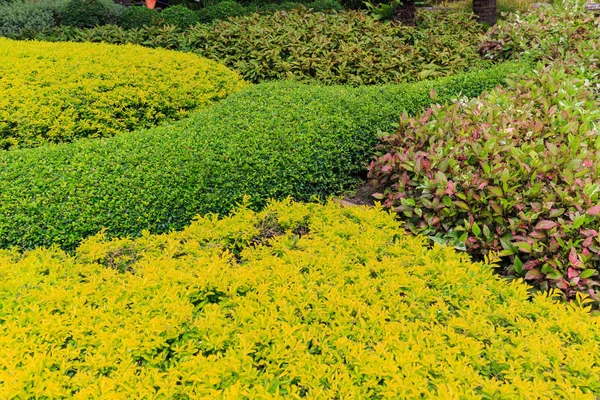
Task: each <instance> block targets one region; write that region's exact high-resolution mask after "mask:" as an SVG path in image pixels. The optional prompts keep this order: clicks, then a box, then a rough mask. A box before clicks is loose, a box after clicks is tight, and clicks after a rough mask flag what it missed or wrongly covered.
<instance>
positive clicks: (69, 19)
mask: <svg viewBox="0 0 600 400" xmlns="http://www.w3.org/2000/svg"><path fill="white" fill-rule="evenodd" d="M122 9H123V7H122V6H119V5H117V4H115V3H114V2H112V1H111V0H70V1H69V2H68V3H67V4H66V5H65V7H64V8H63V9H62V11H61V14H60V17H59V18H60V21H59V23H60V24H61V25H67V26H73V27H77V28H93V27H95V26H100V25H106V24H115V23H117V22H118V21H119V15H120V14H121V12H122V11H123V10H122Z"/></svg>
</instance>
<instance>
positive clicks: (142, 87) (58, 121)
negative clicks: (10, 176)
mask: <svg viewBox="0 0 600 400" xmlns="http://www.w3.org/2000/svg"><path fill="white" fill-rule="evenodd" d="M0 59H1V60H2V68H3V69H2V71H1V72H0V93H1V94H2V95H1V96H0V148H2V149H11V148H16V147H31V146H37V145H40V144H43V143H48V142H68V141H73V140H75V139H79V138H83V137H103V136H112V135H114V134H117V133H122V132H126V131H131V130H133V129H138V128H142V127H149V126H153V125H156V124H158V123H160V122H162V121H168V120H173V119H179V118H181V117H183V116H186V115H187V114H188V112H189V111H191V110H194V109H197V108H198V107H200V106H203V105H205V104H207V103H209V102H211V101H213V100H218V99H220V98H223V97H225V96H226V95H228V94H229V93H231V92H234V91H236V90H237V89H238V88H239V87H241V85H242V81H241V79H240V78H239V76H238V75H237V74H236V73H235V72H233V71H231V70H229V69H227V68H226V67H225V66H223V65H220V64H218V63H216V62H214V61H211V60H207V59H205V58H201V57H198V56H196V55H193V54H185V53H178V52H173V51H167V50H162V49H156V50H153V49H146V48H143V47H140V46H131V45H128V46H113V45H107V44H98V43H88V44H80V43H42V42H19V41H13V40H8V39H4V38H0Z"/></svg>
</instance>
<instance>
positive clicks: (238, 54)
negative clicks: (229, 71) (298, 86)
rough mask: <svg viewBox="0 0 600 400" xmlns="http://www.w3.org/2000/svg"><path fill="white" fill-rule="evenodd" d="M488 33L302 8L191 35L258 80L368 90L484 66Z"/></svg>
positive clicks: (202, 50)
mask: <svg viewBox="0 0 600 400" xmlns="http://www.w3.org/2000/svg"><path fill="white" fill-rule="evenodd" d="M444 20H446V21H444ZM438 25H441V26H446V27H448V29H446V30H445V31H443V30H441V29H439V28H437V27H436V26H438ZM480 34H481V27H480V26H479V25H478V24H477V23H475V22H474V21H473V20H471V19H470V18H468V17H466V16H465V14H461V13H456V14H448V15H445V16H440V15H435V16H434V15H431V14H423V15H422V23H421V26H420V27H419V28H418V29H414V28H407V27H403V26H395V25H392V24H386V23H380V22H377V21H375V20H373V19H372V18H371V17H369V16H367V15H365V14H363V13H359V12H345V13H335V14H322V13H307V12H306V9H304V8H300V9H297V10H291V11H287V12H276V13H274V14H272V15H258V14H253V15H250V16H245V17H238V18H231V19H229V20H228V21H221V22H218V23H214V24H212V25H210V26H197V27H194V28H193V29H190V30H189V31H188V32H187V35H186V36H187V37H188V39H189V41H190V43H193V48H194V51H195V52H198V53H199V54H202V55H204V56H205V57H208V58H212V59H215V60H219V61H221V62H223V63H224V64H226V65H227V66H229V67H230V68H233V69H235V70H237V71H238V72H240V73H241V74H242V75H243V76H244V78H245V79H247V80H249V81H252V82H262V81H267V80H275V79H283V78H290V77H292V78H296V79H300V80H317V81H320V82H324V83H328V84H342V83H349V84H353V85H362V84H379V83H391V82H410V81H416V80H419V79H427V78H436V77H441V76H447V75H452V74H456V73H460V72H464V71H466V70H467V69H469V68H473V67H477V66H481V65H482V63H483V62H482V60H481V59H480V57H479V54H478V53H477V41H478V39H479V37H480Z"/></svg>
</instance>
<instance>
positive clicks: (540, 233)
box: [529, 231, 546, 239]
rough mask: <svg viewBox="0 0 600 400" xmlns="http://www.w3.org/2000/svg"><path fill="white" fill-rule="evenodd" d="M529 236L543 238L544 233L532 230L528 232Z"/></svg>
mask: <svg viewBox="0 0 600 400" xmlns="http://www.w3.org/2000/svg"><path fill="white" fill-rule="evenodd" d="M529 236H530V237H532V238H534V239H544V238H545V237H546V234H545V233H542V232H540V231H533V232H531V233H530V234H529Z"/></svg>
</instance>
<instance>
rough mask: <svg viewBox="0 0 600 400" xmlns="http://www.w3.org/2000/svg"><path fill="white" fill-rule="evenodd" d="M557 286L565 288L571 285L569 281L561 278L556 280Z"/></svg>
mask: <svg viewBox="0 0 600 400" xmlns="http://www.w3.org/2000/svg"><path fill="white" fill-rule="evenodd" d="M556 287H557V288H559V289H563V290H565V289H567V288H568V287H569V282H567V281H566V280H564V279H559V280H558V282H556Z"/></svg>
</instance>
